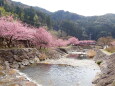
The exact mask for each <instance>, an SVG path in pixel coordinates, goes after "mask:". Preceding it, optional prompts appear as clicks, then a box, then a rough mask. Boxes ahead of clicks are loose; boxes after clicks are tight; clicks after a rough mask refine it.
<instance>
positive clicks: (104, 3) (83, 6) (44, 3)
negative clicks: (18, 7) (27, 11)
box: [14, 0, 115, 16]
mask: <svg viewBox="0 0 115 86" xmlns="http://www.w3.org/2000/svg"><path fill="white" fill-rule="evenodd" d="M14 1H20V2H22V3H24V4H28V5H32V6H39V7H42V8H45V9H47V10H49V11H52V12H54V11H57V10H66V11H70V12H74V13H77V14H81V15H86V16H92V15H102V14H105V13H115V5H114V2H115V1H114V0H14Z"/></svg>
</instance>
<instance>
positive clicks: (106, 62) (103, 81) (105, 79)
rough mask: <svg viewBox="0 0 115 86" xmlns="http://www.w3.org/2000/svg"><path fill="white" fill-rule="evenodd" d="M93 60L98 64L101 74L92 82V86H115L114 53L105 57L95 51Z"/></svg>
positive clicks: (104, 54) (102, 53) (100, 52)
mask: <svg viewBox="0 0 115 86" xmlns="http://www.w3.org/2000/svg"><path fill="white" fill-rule="evenodd" d="M94 60H95V61H96V63H99V64H100V69H101V74H98V75H97V77H96V79H95V80H94V81H93V84H94V86H115V53H114V54H112V55H107V54H106V53H104V52H102V51H101V50H97V55H96V56H95V58H94Z"/></svg>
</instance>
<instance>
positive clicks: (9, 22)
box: [0, 17, 32, 47]
mask: <svg viewBox="0 0 115 86" xmlns="http://www.w3.org/2000/svg"><path fill="white" fill-rule="evenodd" d="M30 33H32V31H30V29H27V26H24V25H23V24H22V23H21V22H20V21H14V20H13V19H12V18H11V17H8V18H5V17H2V18H0V37H3V38H5V39H7V41H6V42H7V46H8V47H11V44H12V41H13V40H19V39H20V38H23V39H27V38H29V37H30V36H32V35H30Z"/></svg>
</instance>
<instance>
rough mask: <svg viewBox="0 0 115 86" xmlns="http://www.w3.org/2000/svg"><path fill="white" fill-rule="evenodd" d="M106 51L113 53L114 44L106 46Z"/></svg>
mask: <svg viewBox="0 0 115 86" xmlns="http://www.w3.org/2000/svg"><path fill="white" fill-rule="evenodd" d="M106 51H108V52H110V53H114V52H115V46H110V47H108V48H106Z"/></svg>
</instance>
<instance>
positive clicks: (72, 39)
mask: <svg viewBox="0 0 115 86" xmlns="http://www.w3.org/2000/svg"><path fill="white" fill-rule="evenodd" d="M68 41H69V44H72V45H76V44H79V40H78V38H76V37H71V38H69V39H68Z"/></svg>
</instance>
